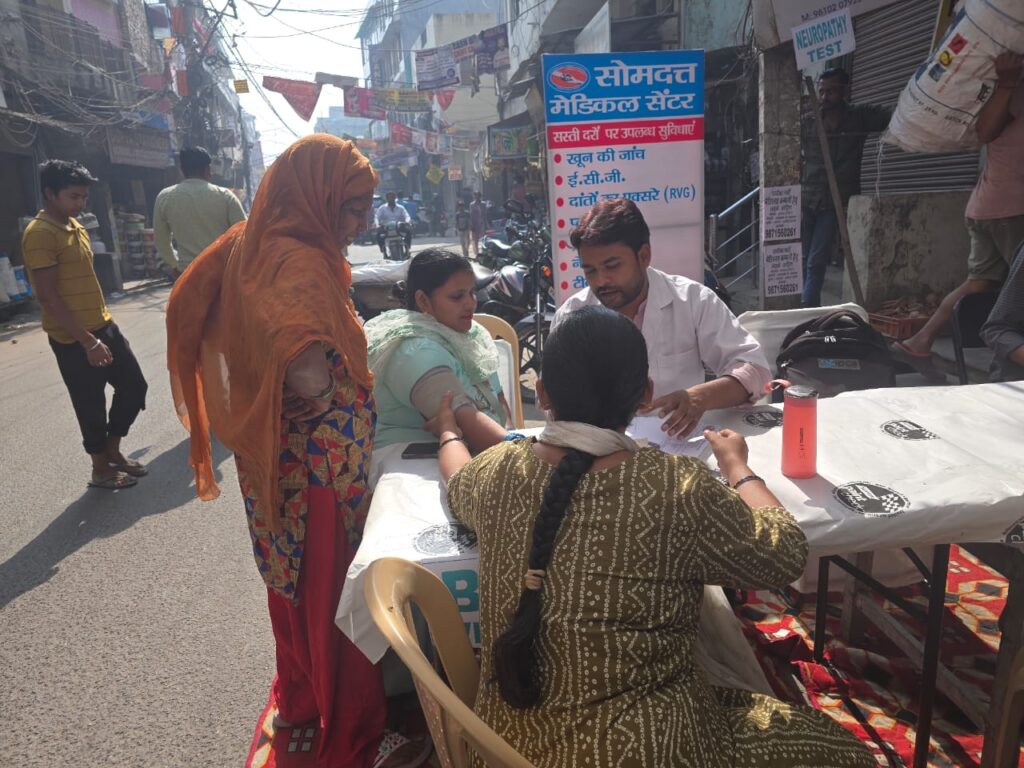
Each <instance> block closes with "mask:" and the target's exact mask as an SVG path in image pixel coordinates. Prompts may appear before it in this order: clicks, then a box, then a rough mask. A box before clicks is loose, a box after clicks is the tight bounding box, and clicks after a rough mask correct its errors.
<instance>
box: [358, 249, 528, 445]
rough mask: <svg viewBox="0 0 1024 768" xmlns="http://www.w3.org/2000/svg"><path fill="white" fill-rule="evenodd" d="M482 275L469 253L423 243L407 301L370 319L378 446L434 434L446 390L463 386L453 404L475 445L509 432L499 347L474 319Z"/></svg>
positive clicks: (423, 439) (421, 439)
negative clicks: (430, 422)
mask: <svg viewBox="0 0 1024 768" xmlns="http://www.w3.org/2000/svg"><path fill="white" fill-rule="evenodd" d="M475 282H476V278H475V276H474V274H473V267H472V264H471V263H470V261H469V260H468V259H466V258H464V257H462V256H459V255H457V254H454V253H451V252H450V251H445V250H442V249H437V248H431V249H428V250H425V251H422V252H420V253H418V254H417V255H416V256H415V258H413V260H412V262H411V263H410V264H409V276H408V279H407V281H406V286H405V301H406V307H407V308H406V309H396V310H392V311H391V312H385V313H384V314H382V315H379V316H378V317H375V318H374V319H373V320H371V321H370V322H368V323H367V324H366V327H365V330H366V340H367V345H368V348H369V361H370V369H371V370H372V371H373V374H374V397H375V399H376V401H377V412H378V423H377V437H376V440H375V441H374V445H375V447H376V448H384V447H386V446H389V445H394V444H396V443H418V442H433V441H434V440H435V438H434V437H433V435H431V434H430V433H429V432H427V431H426V430H425V429H424V428H423V422H424V420H426V419H431V418H433V417H434V416H436V415H437V413H438V411H439V410H440V406H441V398H442V397H444V395H445V393H446V392H453V393H455V400H454V403H453V409H454V410H455V414H456V418H457V420H458V422H459V425H460V427H461V428H462V432H463V435H464V437H465V440H466V442H467V443H468V444H469V446H470V448H471V449H472V450H473V451H482V450H484V449H485V448H489V447H491V446H492V445H495V444H497V443H499V442H501V441H502V440H503V439H504V438H505V435H506V434H507V433H506V430H505V425H506V424H507V423H508V421H509V412H508V404H507V402H506V400H505V397H504V395H503V393H502V391H501V385H500V384H499V382H498V375H497V374H498V350H497V347H495V345H494V341H493V339H491V336H490V334H489V333H488V332H487V331H486V330H485V329H484V328H483V327H482V326H480V325H479V324H477V323H475V322H473V314H474V313H475V312H476V295H475Z"/></svg>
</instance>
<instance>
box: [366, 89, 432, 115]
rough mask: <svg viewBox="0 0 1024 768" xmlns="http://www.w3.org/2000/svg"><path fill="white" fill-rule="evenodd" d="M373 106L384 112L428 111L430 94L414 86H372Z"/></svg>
mask: <svg viewBox="0 0 1024 768" xmlns="http://www.w3.org/2000/svg"><path fill="white" fill-rule="evenodd" d="M370 90H371V92H372V94H373V106H374V107H376V108H377V109H380V110H383V111H385V112H429V111H430V110H431V109H432V105H431V101H430V94H429V93H420V92H419V91H417V90H416V89H414V88H373V89H370Z"/></svg>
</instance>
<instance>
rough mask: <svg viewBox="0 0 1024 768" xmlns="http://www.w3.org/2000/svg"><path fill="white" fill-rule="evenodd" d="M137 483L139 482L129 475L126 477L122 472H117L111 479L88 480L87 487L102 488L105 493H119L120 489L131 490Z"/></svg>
mask: <svg viewBox="0 0 1024 768" xmlns="http://www.w3.org/2000/svg"><path fill="white" fill-rule="evenodd" d="M138 482H139V481H138V480H136V479H135V478H134V477H132V476H131V475H126V474H124V473H123V472H119V473H118V474H116V475H114V476H112V477H108V478H105V479H103V480H95V479H93V480H90V481H89V487H90V488H102V489H103V490H106V491H119V490H121V489H122V488H131V487H132V486H133V485H135V484H137V483H138Z"/></svg>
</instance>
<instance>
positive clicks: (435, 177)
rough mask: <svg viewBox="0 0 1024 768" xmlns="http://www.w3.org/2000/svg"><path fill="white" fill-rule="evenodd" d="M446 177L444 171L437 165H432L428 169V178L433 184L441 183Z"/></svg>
mask: <svg viewBox="0 0 1024 768" xmlns="http://www.w3.org/2000/svg"><path fill="white" fill-rule="evenodd" d="M443 178H444V171H442V170H441V169H440V168H438V167H437V166H436V165H432V166H430V170H429V171H427V179H429V180H430V183H431V184H440V183H441V179H443Z"/></svg>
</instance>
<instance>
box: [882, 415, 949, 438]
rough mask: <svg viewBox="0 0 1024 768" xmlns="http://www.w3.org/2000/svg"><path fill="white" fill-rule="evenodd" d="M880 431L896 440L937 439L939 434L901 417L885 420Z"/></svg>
mask: <svg viewBox="0 0 1024 768" xmlns="http://www.w3.org/2000/svg"><path fill="white" fill-rule="evenodd" d="M882 431H883V432H885V434H887V435H889V436H890V437H895V438H896V439H898V440H938V439H939V436H938V435H936V434H935V433H934V432H929V431H928V430H927V429H925V428H924V427H922V426H921V425H920V424H916V423H914V422H913V421H907V420H906V419H902V420H899V421H887V422H885V424H883V425H882Z"/></svg>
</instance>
